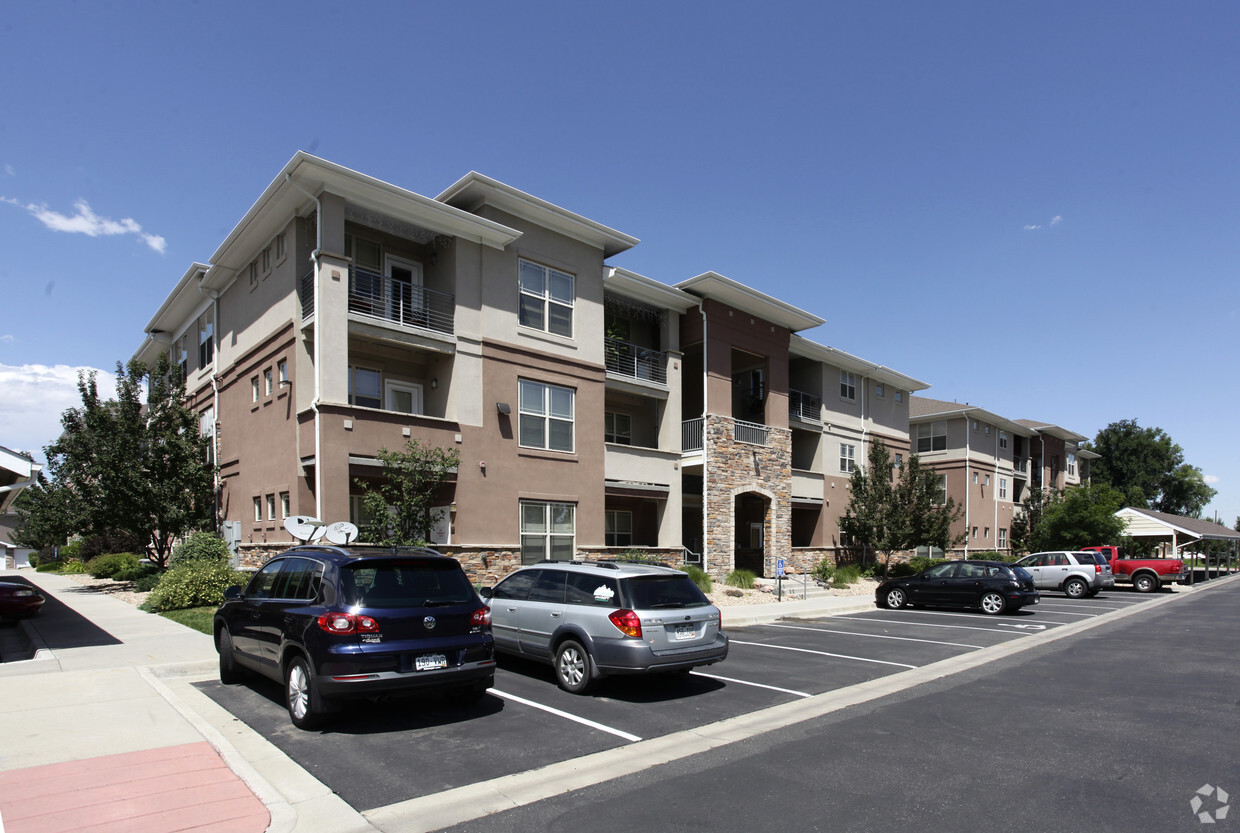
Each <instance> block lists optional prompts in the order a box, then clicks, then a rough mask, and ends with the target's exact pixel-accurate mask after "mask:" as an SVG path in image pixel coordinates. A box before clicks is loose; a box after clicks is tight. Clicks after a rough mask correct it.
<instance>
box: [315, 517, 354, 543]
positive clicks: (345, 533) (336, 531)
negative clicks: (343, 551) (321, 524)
mask: <svg viewBox="0 0 1240 833" xmlns="http://www.w3.org/2000/svg"><path fill="white" fill-rule="evenodd" d="M326 530H327V531H326V532H324V533H323V537H324V538H326V539H327V540H328V541H331V542H332V543H333V544H351V543H353V542H354V541H356V540H357V527H356V526H354V525H353V524H351V523H349V522H348V521H336V522H335V523H334V524H328V525H327V527H326Z"/></svg>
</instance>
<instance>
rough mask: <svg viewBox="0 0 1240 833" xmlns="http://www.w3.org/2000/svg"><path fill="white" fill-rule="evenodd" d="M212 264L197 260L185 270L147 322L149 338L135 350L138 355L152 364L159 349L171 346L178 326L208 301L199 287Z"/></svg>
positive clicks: (146, 330) (160, 350) (140, 358)
mask: <svg viewBox="0 0 1240 833" xmlns="http://www.w3.org/2000/svg"><path fill="white" fill-rule="evenodd" d="M210 268H211V267H210V266H208V265H207V264H205V263H194V264H192V265H191V266H190V267H189V269H187V270H185V274H184V275H182V276H181V280H179V281H177V285H176V286H175V287H174V288H173V290H172V292H171V293H169V295H168V297H167V298H165V299H164V302H163V304H161V305H160V307H159V309H158V310H157V311H156V312H155V315H154V316H152V317H151V320H150V321H149V322H147V325H146V329H145V330H144V332H145V333H146V338H145V339H143V341H142V345H141V346H140V347H139V348H138V349H137V351H135V352H134V355H133V357H134V358H135V359H137V360H138V361H140V362H145V363H146V364H148V365H149V364H152V363H153V362H154V361H155V358H156V357H157V356H158V355H159V354H160V353H162V352H164V351H165V350H167V349H168V347H169V345H171V344H172V340H173V339H174V338H176V335H177V331H178V329H179V328H180V327H181V326H182V325H184V324H185V322H186V321H189V320H190V319H191V318H192V317H193V316H194V314H195V313H196V312H197V309H198V307H200V306H203V305H205V304H207V303H208V302H209V299H208V298H207V296H206V295H204V294H203V293H202V292H201V291H200V290H199V288H198V287H199V285H200V284H201V282H202V279H203V277H204V276H205V275H206V274H207V270H209V269H210Z"/></svg>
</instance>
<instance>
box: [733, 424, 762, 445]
mask: <svg viewBox="0 0 1240 833" xmlns="http://www.w3.org/2000/svg"><path fill="white" fill-rule="evenodd" d="M770 434H771V429H770V426H768V425H761V424H759V423H757V422H745V421H744V420H741V419H734V420H732V439H734V440H736V441H737V442H738V443H746V444H748V445H766V444H767V440H768V438H769V437H770Z"/></svg>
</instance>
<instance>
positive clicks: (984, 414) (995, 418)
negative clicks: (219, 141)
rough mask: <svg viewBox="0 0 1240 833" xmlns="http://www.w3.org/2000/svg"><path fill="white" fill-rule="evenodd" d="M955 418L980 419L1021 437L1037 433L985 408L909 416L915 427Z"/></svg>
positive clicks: (955, 407) (958, 407)
mask: <svg viewBox="0 0 1240 833" xmlns="http://www.w3.org/2000/svg"><path fill="white" fill-rule="evenodd" d="M954 417H963V418H964V419H975V418H976V419H980V420H984V421H985V422H988V423H990V424H991V425H993V426H995V427H996V428H998V429H999V430H1000V431H1008V432H1009V433H1011V434H1015V435H1018V436H1021V437H1033V436H1036V434H1037V432H1036V431H1034V430H1033V429H1032V428H1030V427H1029V426H1027V425H1021V424H1020V423H1019V422H1017V421H1016V420H1012V419H1008V418H1007V417H1003V416H999V415H998V414H996V413H994V412H993V411H988V410H986V409H985V408H978V407H976V406H974V405H955V404H954V403H953V407H950V408H942V409H936V410H933V411H927V412H925V413H920V414H913V413H912V412H911V411H910V413H909V416H908V422H909V425H915V424H917V423H921V422H937V421H939V420H945V419H952V418H954Z"/></svg>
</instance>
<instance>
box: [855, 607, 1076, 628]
mask: <svg viewBox="0 0 1240 833" xmlns="http://www.w3.org/2000/svg"><path fill="white" fill-rule="evenodd" d="M919 612H921V613H929V612H930V611H928V610H923V611H919ZM840 618H841V619H855V620H856V621H858V622H886V623H887V624H889V625H910V626H913V627H918V628H955V629H956V630H960V631H985V632H986V633H1008V631H1001V630H996V629H994V628H978V627H974V626H973V625H936V624H934V623H933V622H916V621H913V620H911V619H871V618H869V617H867V616H855V617H854V616H841V617H840ZM1052 624H1058V623H1057V622H1055V623H1052Z"/></svg>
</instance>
